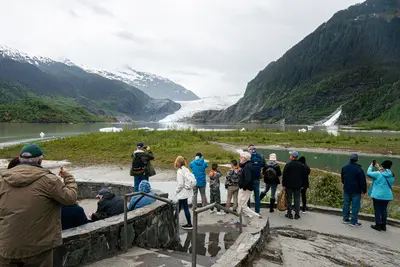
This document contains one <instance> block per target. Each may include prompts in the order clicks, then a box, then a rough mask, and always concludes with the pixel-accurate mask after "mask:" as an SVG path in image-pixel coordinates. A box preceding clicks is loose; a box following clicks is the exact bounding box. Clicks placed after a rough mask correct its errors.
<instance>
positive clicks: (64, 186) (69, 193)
mask: <svg viewBox="0 0 400 267" xmlns="http://www.w3.org/2000/svg"><path fill="white" fill-rule="evenodd" d="M59 174H60V176H61V177H62V178H63V180H64V182H63V181H61V180H60V179H59V178H58V177H57V176H56V175H55V174H53V173H50V174H48V175H46V179H41V180H42V182H44V183H45V185H44V188H46V189H47V194H48V195H49V197H50V198H52V199H54V200H55V201H57V202H59V203H61V204H63V205H67V206H68V205H73V204H75V203H76V200H77V190H78V186H77V184H76V182H75V178H74V176H72V174H70V173H69V172H68V170H67V169H65V168H62V169H61V170H60V173H59Z"/></svg>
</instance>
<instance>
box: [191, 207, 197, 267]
mask: <svg viewBox="0 0 400 267" xmlns="http://www.w3.org/2000/svg"><path fill="white" fill-rule="evenodd" d="M196 238H197V211H196V210H193V232H192V267H196V265H197V264H196V260H197V257H196V256H197V255H196V253H197V251H196Z"/></svg>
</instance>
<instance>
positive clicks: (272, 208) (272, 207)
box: [269, 198, 275, 212]
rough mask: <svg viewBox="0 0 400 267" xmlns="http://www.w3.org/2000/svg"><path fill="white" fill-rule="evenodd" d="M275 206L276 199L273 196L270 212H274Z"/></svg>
mask: <svg viewBox="0 0 400 267" xmlns="http://www.w3.org/2000/svg"><path fill="white" fill-rule="evenodd" d="M274 206H275V199H274V198H271V199H270V200H269V212H274Z"/></svg>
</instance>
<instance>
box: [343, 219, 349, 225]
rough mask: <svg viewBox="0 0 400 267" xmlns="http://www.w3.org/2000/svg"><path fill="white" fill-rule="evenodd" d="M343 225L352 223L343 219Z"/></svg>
mask: <svg viewBox="0 0 400 267" xmlns="http://www.w3.org/2000/svg"><path fill="white" fill-rule="evenodd" d="M342 223H343V224H349V223H350V219H346V220H345V219H343V220H342Z"/></svg>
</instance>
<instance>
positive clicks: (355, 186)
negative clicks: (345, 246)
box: [341, 154, 367, 227]
mask: <svg viewBox="0 0 400 267" xmlns="http://www.w3.org/2000/svg"><path fill="white" fill-rule="evenodd" d="M357 161H358V155H357V154H351V155H350V163H349V164H347V165H346V166H344V167H343V168H342V172H341V177H342V184H343V196H344V201H343V202H344V203H343V211H342V214H343V221H342V223H344V224H349V225H350V226H352V227H361V223H359V222H358V213H359V212H360V208H361V194H366V193H367V180H366V178H365V173H364V171H363V169H362V168H361V166H360V165H359V164H357ZM350 204H351V220H350V218H349V217H350Z"/></svg>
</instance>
